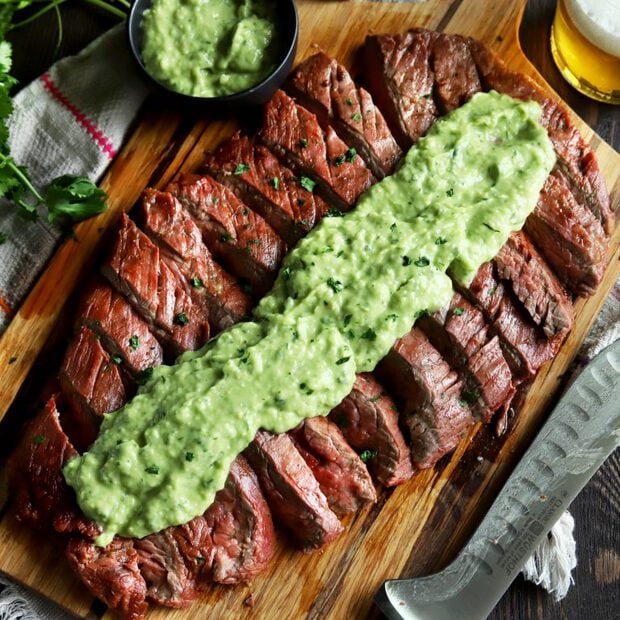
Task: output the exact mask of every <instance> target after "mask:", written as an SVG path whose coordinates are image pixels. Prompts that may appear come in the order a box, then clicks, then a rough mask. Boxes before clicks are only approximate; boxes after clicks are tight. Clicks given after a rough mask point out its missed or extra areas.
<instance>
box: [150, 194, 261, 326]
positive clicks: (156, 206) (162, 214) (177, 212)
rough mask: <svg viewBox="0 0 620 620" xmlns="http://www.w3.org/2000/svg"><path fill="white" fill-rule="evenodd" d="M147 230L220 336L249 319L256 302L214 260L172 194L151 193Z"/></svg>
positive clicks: (188, 216) (198, 232) (197, 231)
mask: <svg viewBox="0 0 620 620" xmlns="http://www.w3.org/2000/svg"><path fill="white" fill-rule="evenodd" d="M143 214H144V228H145V230H146V232H147V234H149V235H150V236H151V237H152V238H153V239H154V240H155V241H156V242H157V243H158V244H159V245H160V246H161V247H162V249H163V254H162V256H163V259H164V261H165V263H166V264H167V265H168V267H170V269H171V270H172V271H173V272H175V273H176V274H177V277H178V278H179V280H180V281H181V282H184V283H185V286H186V290H187V292H188V294H189V295H191V297H192V299H193V300H194V302H195V303H196V304H197V305H199V306H202V307H204V308H205V312H206V313H207V314H208V316H209V318H210V324H211V326H212V327H214V328H215V331H216V332H219V331H221V330H223V329H225V328H226V327H230V326H231V325H234V324H235V323H238V322H239V321H241V320H242V319H244V318H246V317H247V316H248V315H249V313H250V310H251V307H252V300H251V299H250V298H249V297H248V296H247V295H246V294H245V293H244V292H243V291H242V290H241V287H240V286H239V284H238V283H237V282H236V281H235V280H234V278H233V277H232V276H230V275H229V274H228V273H226V272H225V271H224V270H223V269H222V268H221V267H220V266H219V265H218V264H217V263H216V262H215V261H214V260H213V258H212V256H211V253H210V252H209V250H208V249H207V248H206V246H205V245H204V244H203V242H202V236H201V234H200V231H199V230H198V227H197V226H196V224H195V223H194V221H193V220H192V218H191V216H190V215H189V214H188V213H187V211H185V209H183V207H182V206H181V204H180V203H179V201H178V200H177V199H176V198H175V197H174V196H173V195H172V194H169V193H163V192H158V191H157V190H154V189H147V190H146V191H145V192H144V201H143Z"/></svg>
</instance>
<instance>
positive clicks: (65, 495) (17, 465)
mask: <svg viewBox="0 0 620 620" xmlns="http://www.w3.org/2000/svg"><path fill="white" fill-rule="evenodd" d="M76 455H77V452H76V450H75V448H74V447H73V446H72V445H71V442H70V441H69V438H68V437H67V435H66V434H65V432H64V431H63V429H62V428H61V426H60V420H59V413H58V409H57V408H56V397H54V396H52V397H51V398H50V399H49V400H48V401H47V403H46V405H45V407H44V408H43V409H41V411H39V413H38V414H37V415H36V417H35V418H34V419H33V420H32V421H31V422H30V423H29V424H28V426H27V427H26V430H25V432H24V434H23V435H22V437H21V439H20V441H19V443H18V444H17V447H16V448H15V450H14V451H13V453H12V455H11V457H10V458H9V460H8V462H7V472H8V475H9V483H10V490H11V495H12V497H13V501H14V506H15V514H16V516H17V518H18V519H19V520H20V521H25V522H26V523H28V524H30V525H32V526H34V527H37V528H44V527H49V526H50V525H51V526H52V527H53V528H54V529H55V530H56V531H57V532H81V533H82V534H84V535H85V536H95V535H97V534H98V533H99V528H98V527H97V526H96V525H95V524H94V523H93V522H92V521H90V520H88V519H86V517H84V516H83V515H82V514H81V513H80V512H79V510H78V508H77V506H76V504H75V500H74V498H73V493H72V491H71V490H70V489H69V487H68V486H67V485H66V483H65V479H64V478H63V476H62V468H63V467H64V465H65V463H66V462H67V461H68V460H69V459H70V458H72V457H74V456H76Z"/></svg>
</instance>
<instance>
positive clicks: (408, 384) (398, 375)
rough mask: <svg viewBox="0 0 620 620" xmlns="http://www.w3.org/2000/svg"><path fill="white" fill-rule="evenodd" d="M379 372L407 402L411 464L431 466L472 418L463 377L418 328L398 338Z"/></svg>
mask: <svg viewBox="0 0 620 620" xmlns="http://www.w3.org/2000/svg"><path fill="white" fill-rule="evenodd" d="M378 372H379V373H380V377H381V378H382V379H383V381H384V382H385V383H386V385H388V386H389V387H390V388H391V389H392V390H393V391H394V393H396V394H398V396H399V397H400V399H401V400H402V402H403V413H404V416H405V423H406V425H407V427H408V428H409V431H410V433H411V454H412V457H413V462H414V463H415V464H416V465H417V466H418V467H419V468H420V469H425V468H427V467H432V466H433V465H434V464H435V463H436V462H437V461H438V460H439V459H440V458H441V457H442V456H444V455H445V454H448V453H449V452H451V451H452V450H453V449H454V448H455V447H456V445H457V443H458V442H459V441H460V439H461V437H462V435H463V434H464V433H465V431H467V429H468V428H469V427H470V426H471V425H472V424H473V422H474V420H473V417H472V415H471V412H470V410H469V407H468V406H467V404H466V403H465V402H464V401H463V400H461V393H462V391H463V385H462V383H461V381H460V380H459V378H458V376H457V374H456V373H455V372H454V370H452V369H451V368H450V366H449V365H448V364H447V363H446V361H445V360H444V359H443V358H442V357H441V355H440V354H439V352H438V351H437V349H435V347H433V345H432V344H431V343H430V342H429V340H428V338H427V337H426V336H425V335H424V333H423V332H422V331H421V330H420V329H419V328H417V327H414V328H413V329H412V330H411V331H410V332H409V333H408V334H406V335H405V336H403V337H402V338H401V339H400V340H398V341H397V342H396V344H395V345H394V346H393V347H392V349H391V350H390V352H389V353H388V354H387V356H386V357H385V358H384V359H383V360H382V361H381V362H380V364H379V366H378Z"/></svg>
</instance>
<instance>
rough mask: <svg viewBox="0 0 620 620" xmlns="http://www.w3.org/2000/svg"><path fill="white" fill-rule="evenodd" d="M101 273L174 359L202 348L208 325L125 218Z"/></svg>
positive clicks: (152, 246)
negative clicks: (159, 339) (165, 345)
mask: <svg viewBox="0 0 620 620" xmlns="http://www.w3.org/2000/svg"><path fill="white" fill-rule="evenodd" d="M101 271H102V273H103V274H104V276H105V277H106V278H107V279H108V280H109V281H110V282H111V284H112V286H114V288H116V289H117V290H118V291H119V292H120V293H121V294H122V295H124V296H125V297H126V298H127V300H128V301H129V303H130V304H131V305H132V306H133V307H134V309H135V310H136V311H137V312H138V313H139V314H140V315H141V316H142V317H143V318H144V319H145V320H146V321H147V322H148V324H149V325H150V326H151V328H152V329H153V330H154V332H155V333H156V334H157V335H158V336H159V337H160V338H162V340H163V341H164V342H165V343H166V344H167V346H168V348H169V349H170V350H171V352H172V353H173V354H175V355H178V354H180V353H183V352H184V351H188V350H195V349H198V348H199V347H200V346H202V345H203V344H204V343H205V342H206V341H207V339H208V338H209V322H208V318H207V317H205V316H204V315H202V316H201V313H200V312H199V308H197V307H196V306H195V305H194V304H193V303H192V300H191V298H190V297H189V295H188V294H187V293H186V292H185V289H184V287H183V286H182V285H181V283H180V282H179V281H178V280H177V278H176V277H175V276H174V274H173V273H172V272H171V271H170V269H169V268H168V266H167V265H166V264H165V263H164V262H163V261H162V259H161V256H160V253H159V249H158V248H157V246H156V245H155V244H153V243H152V242H151V240H150V239H149V238H148V237H147V236H146V235H145V234H144V233H143V232H142V231H141V230H139V229H138V227H137V226H136V225H135V223H134V222H132V221H131V220H130V219H129V218H128V217H127V216H126V215H123V216H122V219H121V226H120V229H119V232H118V235H117V236H116V240H115V244H114V248H113V250H112V254H111V257H110V258H109V259H108V261H107V262H106V263H104V265H103V267H102V270H101Z"/></svg>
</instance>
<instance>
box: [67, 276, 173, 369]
mask: <svg viewBox="0 0 620 620" xmlns="http://www.w3.org/2000/svg"><path fill="white" fill-rule="evenodd" d="M78 321H80V322H81V323H83V324H84V325H86V326H87V327H88V328H89V329H91V330H92V331H93V332H95V333H96V334H97V335H98V336H100V337H101V342H102V344H103V345H104V347H105V348H106V350H107V351H108V352H109V353H111V354H112V355H119V356H120V357H122V358H123V367H124V368H127V369H128V370H129V372H131V373H132V374H134V375H137V374H139V373H140V372H142V371H143V370H145V369H146V368H151V367H152V366H157V365H158V364H161V363H162V362H163V351H162V348H161V345H160V344H159V342H158V341H157V339H156V338H155V336H153V334H152V333H151V331H150V330H149V327H148V324H147V323H146V321H144V320H143V319H142V318H140V316H139V315H138V314H137V313H136V312H134V310H133V309H132V308H131V306H130V305H129V304H128V303H127V302H126V301H125V299H124V298H123V297H122V296H121V295H119V294H118V293H117V292H116V291H114V290H113V289H112V288H111V287H110V286H109V285H108V284H106V283H105V282H102V281H101V282H100V281H99V280H97V282H96V284H94V285H93V286H92V287H91V290H90V291H89V293H88V294H87V296H86V297H85V298H84V299H83V301H82V302H81V304H80V307H79V310H78Z"/></svg>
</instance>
